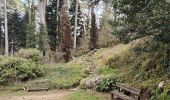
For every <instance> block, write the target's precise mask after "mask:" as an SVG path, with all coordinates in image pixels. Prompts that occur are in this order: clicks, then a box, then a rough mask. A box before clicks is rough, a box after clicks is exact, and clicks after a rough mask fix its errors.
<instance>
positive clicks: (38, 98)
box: [0, 90, 73, 100]
mask: <svg viewBox="0 0 170 100" xmlns="http://www.w3.org/2000/svg"><path fill="white" fill-rule="evenodd" d="M72 92H73V91H67V90H65V91H64V90H63V91H57V90H55V91H49V92H24V91H23V92H19V93H12V94H11V93H8V94H4V95H0V100H63V97H65V96H67V95H69V94H70V93H72Z"/></svg>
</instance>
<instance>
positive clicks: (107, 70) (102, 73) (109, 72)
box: [97, 66, 116, 75]
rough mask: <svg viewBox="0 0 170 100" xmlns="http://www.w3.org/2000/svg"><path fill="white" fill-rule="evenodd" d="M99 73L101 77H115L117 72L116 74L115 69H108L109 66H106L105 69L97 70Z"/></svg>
mask: <svg viewBox="0 0 170 100" xmlns="http://www.w3.org/2000/svg"><path fill="white" fill-rule="evenodd" d="M97 72H98V73H99V74H100V75H109V74H111V75H114V74H115V72H116V70H115V69H113V68H110V67H108V66H104V67H99V68H98V69H97Z"/></svg>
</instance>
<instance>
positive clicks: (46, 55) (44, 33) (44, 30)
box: [39, 0, 50, 63]
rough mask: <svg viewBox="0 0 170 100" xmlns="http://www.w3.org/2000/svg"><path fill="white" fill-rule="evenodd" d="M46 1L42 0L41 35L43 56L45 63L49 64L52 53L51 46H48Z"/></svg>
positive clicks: (40, 10) (40, 9) (40, 11)
mask: <svg viewBox="0 0 170 100" xmlns="http://www.w3.org/2000/svg"><path fill="white" fill-rule="evenodd" d="M46 3H47V1H46V0H40V8H39V13H40V32H41V33H40V34H42V45H43V46H42V47H43V48H42V49H43V56H44V61H45V62H46V63H47V62H49V60H50V58H49V53H50V46H49V44H48V32H47V25H46V18H45V12H46Z"/></svg>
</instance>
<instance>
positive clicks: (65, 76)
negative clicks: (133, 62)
mask: <svg viewBox="0 0 170 100" xmlns="http://www.w3.org/2000/svg"><path fill="white" fill-rule="evenodd" d="M84 77H85V74H84V70H83V69H82V67H70V66H69V67H68V66H67V67H66V66H64V65H63V66H62V65H53V66H52V67H51V65H48V66H47V67H46V71H45V75H44V77H42V78H40V79H36V80H33V81H30V82H29V83H30V84H34V83H36V82H39V83H45V84H46V87H48V88H50V89H68V88H71V87H76V86H78V85H79V83H80V80H81V79H82V78H84ZM29 83H28V84H29Z"/></svg>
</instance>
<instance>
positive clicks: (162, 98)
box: [150, 89, 170, 100]
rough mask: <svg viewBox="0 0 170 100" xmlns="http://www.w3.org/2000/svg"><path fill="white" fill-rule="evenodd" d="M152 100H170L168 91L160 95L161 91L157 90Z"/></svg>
mask: <svg viewBox="0 0 170 100" xmlns="http://www.w3.org/2000/svg"><path fill="white" fill-rule="evenodd" d="M150 100H170V96H169V95H167V91H164V92H163V93H160V90H159V89H157V90H156V92H155V93H154V94H153V95H152V97H151V99H150Z"/></svg>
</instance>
